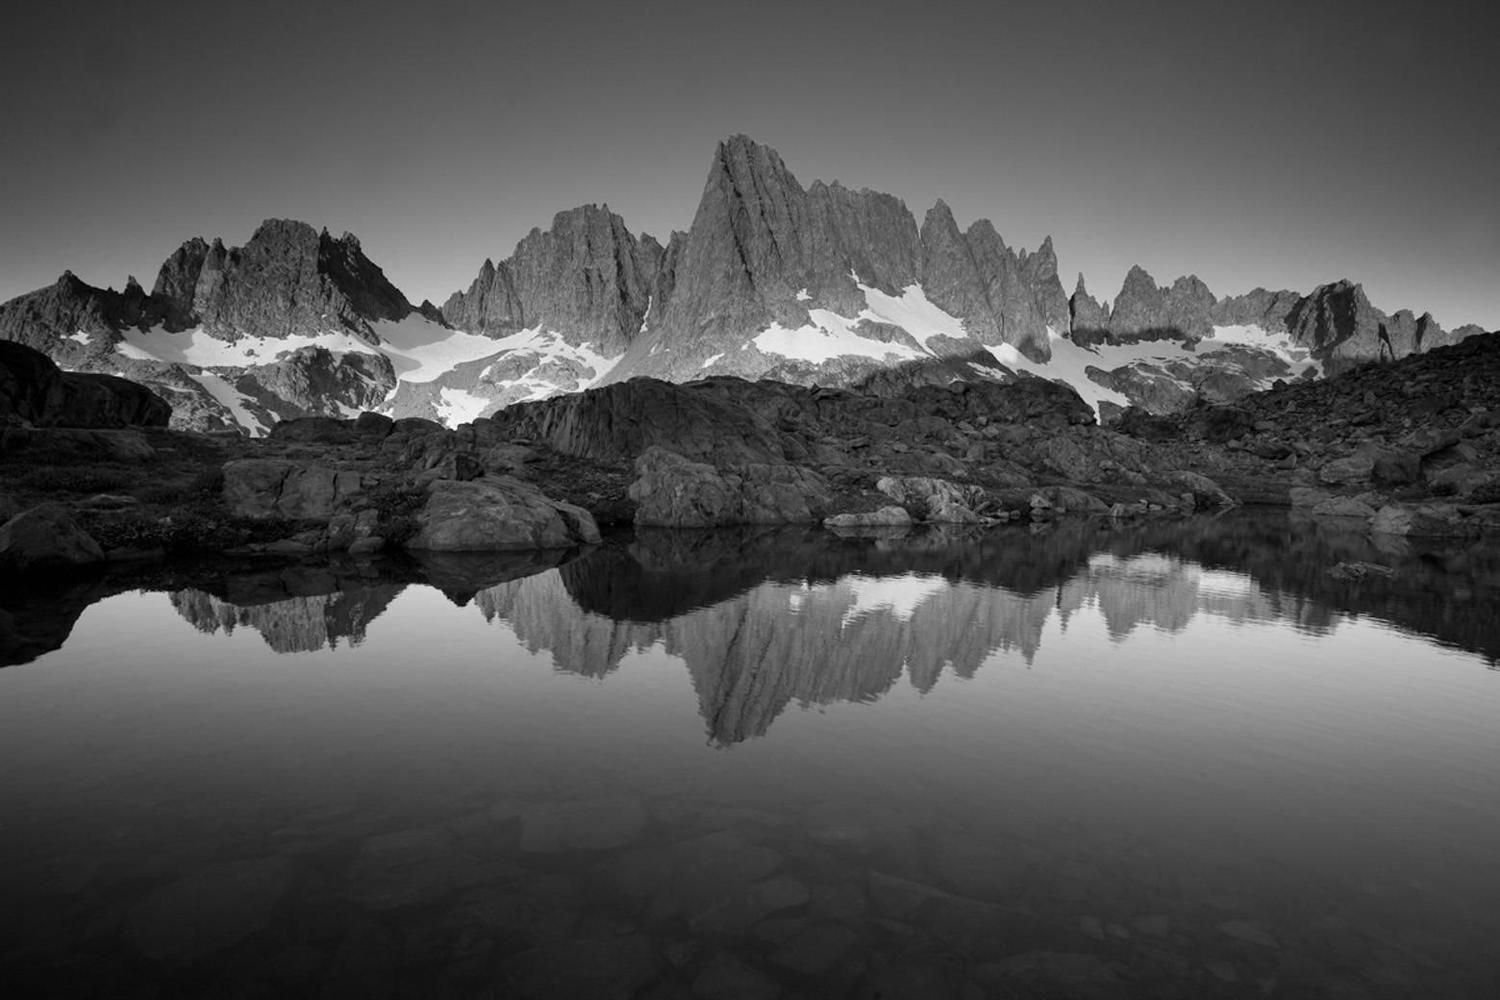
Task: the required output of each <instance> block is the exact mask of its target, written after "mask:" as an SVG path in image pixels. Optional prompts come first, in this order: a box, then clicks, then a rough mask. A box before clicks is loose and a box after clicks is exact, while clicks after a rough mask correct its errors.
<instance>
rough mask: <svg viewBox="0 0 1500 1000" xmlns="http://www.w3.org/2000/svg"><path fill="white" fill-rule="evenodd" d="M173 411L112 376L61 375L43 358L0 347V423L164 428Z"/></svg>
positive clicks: (148, 393)
mask: <svg viewBox="0 0 1500 1000" xmlns="http://www.w3.org/2000/svg"><path fill="white" fill-rule="evenodd" d="M171 416H172V408H171V407H170V406H169V405H168V404H167V403H166V402H165V401H164V400H163V399H162V398H161V397H160V396H158V395H156V394H155V393H153V392H152V391H151V390H150V389H147V388H146V387H145V386H142V385H137V384H136V383H134V382H131V381H129V380H128V379H123V378H116V377H115V376H113V375H98V374H86V373H79V372H64V371H61V370H59V369H58V367H57V365H55V364H53V363H52V360H51V359H50V358H48V357H47V356H46V355H45V354H42V353H41V352H39V351H34V350H32V349H31V348H29V347H26V346H24V345H22V344H18V343H10V342H7V341H0V422H3V421H4V420H5V418H6V417H12V418H14V419H17V420H22V421H25V422H26V423H29V424H32V425H34V426H37V427H132V426H144V427H165V426H166V425H167V421H168V420H169V419H170V418H171Z"/></svg>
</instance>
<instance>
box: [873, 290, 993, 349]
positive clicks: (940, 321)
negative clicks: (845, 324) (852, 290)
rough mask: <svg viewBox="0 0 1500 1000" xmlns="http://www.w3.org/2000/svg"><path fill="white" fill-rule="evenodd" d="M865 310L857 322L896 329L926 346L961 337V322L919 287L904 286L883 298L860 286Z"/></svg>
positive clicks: (877, 292) (962, 327)
mask: <svg viewBox="0 0 1500 1000" xmlns="http://www.w3.org/2000/svg"><path fill="white" fill-rule="evenodd" d="M859 290H860V291H862V292H864V293H865V301H866V302H867V303H868V304H869V307H868V308H867V309H865V310H864V311H863V312H861V313H860V314H859V315H860V318H861V319H868V320H873V321H874V322H877V323H890V324H891V325H893V326H899V327H901V329H903V330H905V331H906V332H907V333H909V334H911V335H912V336H913V337H915V338H916V339H917V341H918V342H919V343H922V344H926V343H927V341H929V340H931V339H932V338H933V337H936V336H944V337H954V338H962V337H965V336H968V335H967V334H966V333H965V332H964V321H963V320H961V319H959V318H958V317H957V316H954V315H953V314H952V313H949V312H945V311H944V310H943V309H942V308H940V307H939V306H936V305H934V304H933V303H932V302H931V301H930V300H929V299H928V298H927V292H926V291H925V290H924V289H923V288H922V286H921V285H907V286H906V287H905V288H904V289H902V290H901V294H900V295H899V296H898V295H887V294H886V293H885V292H882V291H881V290H880V289H878V288H872V287H870V286H869V285H860V286H859Z"/></svg>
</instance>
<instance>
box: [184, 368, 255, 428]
mask: <svg viewBox="0 0 1500 1000" xmlns="http://www.w3.org/2000/svg"><path fill="white" fill-rule="evenodd" d="M188 377H189V378H191V379H192V380H193V381H194V382H197V383H198V384H199V385H201V386H203V388H204V389H205V390H207V392H208V394H209V395H210V396H212V397H213V398H214V399H216V400H218V402H219V404H220V405H222V406H223V407H224V409H226V410H228V411H229V413H230V415H231V416H233V417H234V420H235V423H237V424H239V425H240V426H241V427H243V428H245V429H246V430H247V431H249V432H250V434H251V436H252V437H260V436H261V435H263V434H269V433H270V430H271V429H270V428H269V427H267V426H266V425H265V424H264V423H263V422H262V421H261V419H260V417H258V416H256V414H255V413H254V412H252V411H251V409H250V404H252V403H254V402H255V400H254V399H252V398H251V397H249V396H247V395H245V394H244V393H243V392H240V391H239V390H238V389H236V388H235V387H234V386H233V385H231V384H230V383H229V382H228V380H226V379H224V378H222V377H220V376H218V375H215V374H213V373H212V372H198V373H197V374H191V373H190V374H189V376H188Z"/></svg>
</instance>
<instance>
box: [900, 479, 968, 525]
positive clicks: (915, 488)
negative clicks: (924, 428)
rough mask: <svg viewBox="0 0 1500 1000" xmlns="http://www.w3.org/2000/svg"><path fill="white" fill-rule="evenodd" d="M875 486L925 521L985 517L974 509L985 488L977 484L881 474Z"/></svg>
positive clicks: (965, 521) (956, 521) (964, 520)
mask: <svg viewBox="0 0 1500 1000" xmlns="http://www.w3.org/2000/svg"><path fill="white" fill-rule="evenodd" d="M875 488H876V489H877V490H879V491H880V492H881V493H884V494H885V495H886V496H888V497H890V498H891V499H892V500H894V501H896V502H897V503H899V504H901V505H902V506H903V507H905V508H906V509H907V510H908V511H915V512H916V514H917V516H918V517H919V518H921V519H922V520H924V521H934V522H940V523H948V524H977V523H979V522H981V521H983V520H984V519H983V518H982V517H980V516H979V515H978V514H976V513H974V510H973V508H974V507H977V506H979V504H980V503H981V502H982V501H983V500H984V491H983V490H982V489H980V488H979V487H977V486H963V485H960V484H958V483H953V482H949V481H948V480H946V479H930V478H927V477H923V476H884V477H882V478H881V479H879V480H877V481H876V483H875Z"/></svg>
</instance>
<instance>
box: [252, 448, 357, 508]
mask: <svg viewBox="0 0 1500 1000" xmlns="http://www.w3.org/2000/svg"><path fill="white" fill-rule="evenodd" d="M363 482H364V480H363V477H362V476H361V475H360V473H358V472H354V471H349V470H340V469H334V468H331V467H329V466H323V465H316V464H310V463H304V462H294V461H290V460H286V459H274V458H245V459H239V460H237V461H233V462H226V463H225V464H224V488H223V497H224V504H225V506H227V507H228V508H229V510H230V512H231V513H232V514H234V515H235V516H236V517H251V518H271V517H281V518H288V519H291V520H304V519H320V518H326V517H329V516H331V515H332V514H333V512H334V511H335V510H336V509H338V508H339V507H340V506H341V505H343V504H344V503H345V502H346V501H348V500H349V498H350V497H352V496H354V494H356V493H359V492H360V491H361V490H362V489H363Z"/></svg>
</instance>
